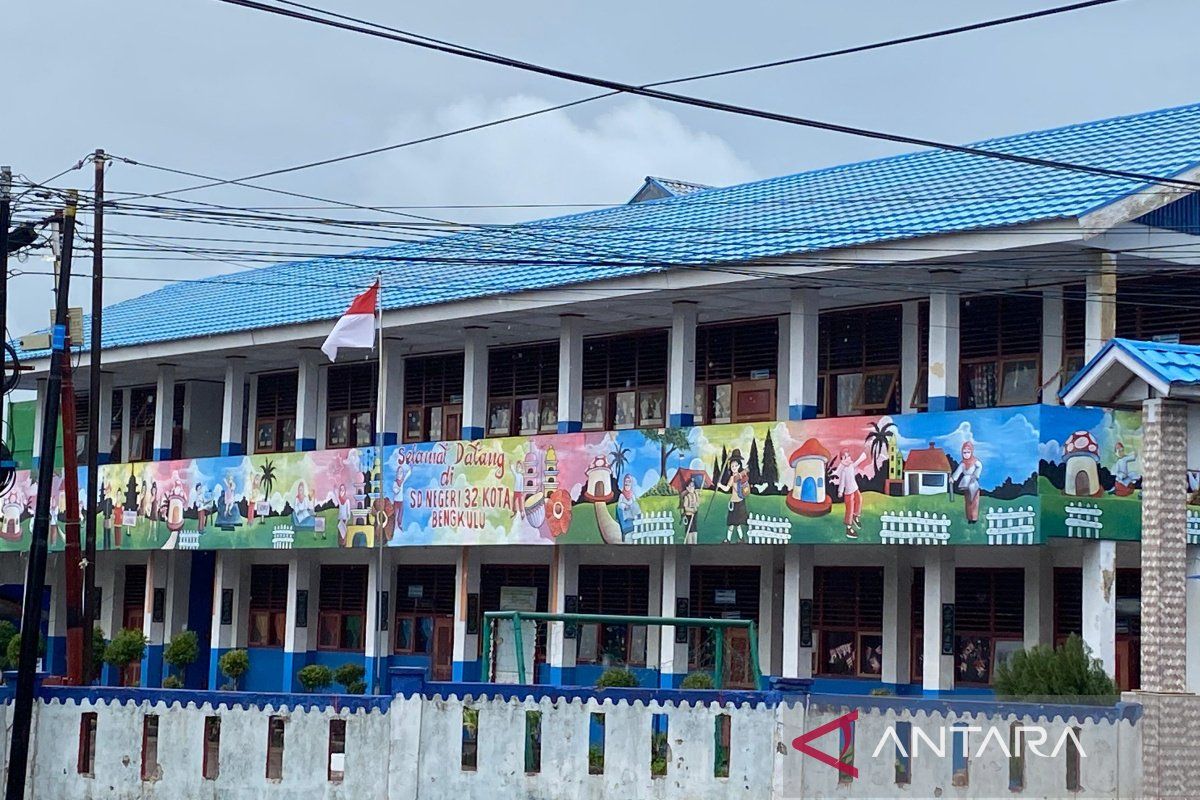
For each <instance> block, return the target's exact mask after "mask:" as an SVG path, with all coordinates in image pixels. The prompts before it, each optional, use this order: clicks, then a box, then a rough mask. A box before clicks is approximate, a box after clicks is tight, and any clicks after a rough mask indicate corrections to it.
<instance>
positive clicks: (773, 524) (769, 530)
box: [747, 514, 792, 544]
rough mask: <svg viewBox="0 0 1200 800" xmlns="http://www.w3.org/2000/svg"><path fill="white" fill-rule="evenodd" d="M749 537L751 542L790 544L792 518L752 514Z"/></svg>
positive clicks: (748, 529)
mask: <svg viewBox="0 0 1200 800" xmlns="http://www.w3.org/2000/svg"><path fill="white" fill-rule="evenodd" d="M747 538H748V539H749V541H750V544H788V543H790V542H791V541H792V523H791V520H789V519H787V518H785V517H766V516H763V515H762V514H751V515H750V525H749V526H748V528H747Z"/></svg>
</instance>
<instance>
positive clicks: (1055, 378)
mask: <svg viewBox="0 0 1200 800" xmlns="http://www.w3.org/2000/svg"><path fill="white" fill-rule="evenodd" d="M1062 371H1063V290H1062V287H1061V286H1048V287H1046V288H1045V289H1043V290H1042V402H1043V403H1045V404H1046V405H1052V406H1056V405H1058V390H1059V389H1061V388H1062V386H1063V374H1062Z"/></svg>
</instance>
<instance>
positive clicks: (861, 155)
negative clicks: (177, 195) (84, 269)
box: [0, 0, 1200, 336]
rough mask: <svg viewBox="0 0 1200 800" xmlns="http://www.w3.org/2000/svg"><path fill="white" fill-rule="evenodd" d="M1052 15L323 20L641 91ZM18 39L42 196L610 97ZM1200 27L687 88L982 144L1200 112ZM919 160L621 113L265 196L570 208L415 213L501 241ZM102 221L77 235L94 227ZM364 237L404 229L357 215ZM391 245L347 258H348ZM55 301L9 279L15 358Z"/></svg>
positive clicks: (17, 149) (384, 6)
mask: <svg viewBox="0 0 1200 800" xmlns="http://www.w3.org/2000/svg"><path fill="white" fill-rule="evenodd" d="M309 1H310V2H314V3H315V2H317V0H309ZM1056 4H1057V3H1056V2H1055V0H1042V1H1041V2H1024V1H1021V2H1018V1H1016V0H1013V1H1011V2H1007V1H1006V2H991V3H962V2H951V1H950V0H909V1H908V2H904V3H897V2H893V1H890V0H845V1H844V2H839V3H817V2H805V3H767V2H749V1H744V2H739V3H728V2H716V1H715V0H686V1H685V0H659V1H658V2H653V3H647V2H645V1H644V0H641V1H640V2H626V0H610V1H609V2H606V3H587V4H584V3H564V2H561V0H559V1H558V2H552V1H550V0H544V1H542V0H538V1H530V0H509V2H505V3H478V2H465V1H464V0H442V1H441V2H438V3H421V4H416V3H385V2H380V1H379V0H375V1H374V2H371V1H370V0H325V2H324V7H325V8H327V9H329V10H333V11H337V12H340V13H344V14H349V15H353V16H359V17H364V18H367V19H370V20H373V21H376V22H380V23H383V24H388V25H392V26H395V27H399V28H404V29H406V30H410V31H414V32H418V33H421V34H424V35H427V36H433V37H438V38H444V39H450V40H453V41H455V42H458V43H461V44H464V45H468V46H472V47H477V48H482V49H488V50H492V51H497V52H501V53H504V54H506V55H510V56H513V57H516V58H521V59H525V60H529V61H534V62H538V63H543V64H547V65H551V66H555V67H560V68H564V69H569V70H573V71H576V72H583V73H588V74H593V75H598V76H602V77H610V78H613V79H616V80H621V81H627V82H630V83H639V84H640V83H647V82H651V81H657V80H666V79H669V78H673V77H679V76H683V75H688V74H693V73H697V72H704V71H709V70H713V69H721V68H727V67H733V66H740V65H746V64H752V63H758V62H762V61H766V60H771V59H777V58H787V57H794V56H798V55H803V54H807V53H813V52H820V51H825V50H829V49H833V48H837V47H845V46H852V45H856V44H863V43H868V42H873V41H877V40H881V39H887V38H892V37H895V36H902V35H907V34H913V33H920V32H924V31H930V30H936V29H939V28H944V27H949V26H953V25H960V24H966V23H969V22H975V21H980V20H984V19H990V18H994V17H999V16H1005V15H1009V14H1017V13H1021V12H1024V11H1030V10H1035V9H1040V8H1047V7H1050V6H1052V5H1056ZM4 23H5V24H4V28H5V30H6V31H8V32H10V34H11V33H12V32H19V34H20V35H15V36H14V35H8V36H6V37H5V48H6V49H5V56H6V57H5V64H6V72H7V78H8V80H7V84H8V87H7V89H6V91H5V98H6V103H5V110H4V114H3V115H2V116H0V164H9V165H11V166H12V167H13V170H14V172H15V173H18V174H21V175H25V176H28V178H30V179H32V180H34V181H43V180H45V179H46V178H48V177H50V176H51V175H54V174H56V173H58V172H60V171H61V170H63V169H65V168H67V167H69V166H70V165H71V164H73V163H75V162H76V161H77V160H78V159H80V158H81V157H82V156H84V155H85V154H87V153H90V152H91V151H93V150H94V149H96V148H98V147H99V148H104V149H105V150H107V151H108V152H109V153H112V154H116V155H120V156H124V157H126V158H129V159H133V160H136V161H140V162H143V163H144V164H158V165H163V166H167V167H171V168H174V169H181V170H187V171H192V172H197V173H203V174H206V175H214V176H218V177H222V178H234V177H240V176H243V175H248V174H253V173H256V172H261V171H265V170H270V169H275V168H279V167H285V166H289V165H292V164H297V163H304V162H308V161H311V160H315V159H320V158H326V157H330V156H336V155H340V154H344V153H350V152H355V151H359V150H365V149H368V148H372V147H379V146H382V145H385V144H389V143H393V142H398V141H404V140H408V139H411V138H415V137H419V136H425V135H430V134H435V133H439V132H442V131H445V130H448V129H452V128H457V127H461V126H463V125H466V124H472V123H476V122H481V121H484V120H487V119H491V118H494V117H499V116H505V115H508V114H512V113H519V112H521V111H525V110H529V109H533V108H538V107H541V106H544V105H551V104H554V103H561V102H566V101H569V100H572V99H576V98H580V97H583V96H586V95H588V94H591V93H595V90H594V89H591V88H589V87H585V86H580V85H574V84H570V83H566V82H563V81H559V80H556V79H553V78H548V77H543V76H538V75H531V74H527V73H522V72H517V71H513V70H509V69H505V68H503V67H498V66H494V65H489V64H481V63H474V62H470V61H466V60H464V59H459V58H455V57H452V56H448V55H445V54H440V53H434V52H428V51H424V50H419V49H414V48H410V47H407V46H404V45H401V44H396V43H392V42H386V41H379V40H373V39H369V38H367V37H364V36H361V35H357V34H353V33H347V32H344V31H338V30H332V29H327V28H323V27H318V26H314V25H311V24H307V23H303V22H296V21H291V20H287V19H283V18H280V17H276V16H271V15H266V14H262V13H261V12H255V11H250V10H247V9H242V8H237V7H234V6H230V5H227V4H223V3H219V2H216V0H174V1H173V2H169V3H166V2H162V0H124V1H123V2H120V3H97V2H94V0H57V1H56V2H30V1H29V0H26V1H25V2H19V3H15V2H14V3H9V4H7V7H6V8H5V11H4ZM1198 27H1200V3H1195V2H1189V0H1122V2H1119V3H1115V4H1113V5H1108V6H1101V7H1097V8H1093V9H1087V10H1083V11H1078V12H1073V13H1070V14H1065V15H1060V16H1057V17H1052V18H1048V19H1040V20H1035V21H1031V22H1025V23H1018V24H1014V25H1011V26H1006V27H1003V28H998V29H992V30H985V31H980V32H973V33H968V34H961V35H957V36H953V37H948V38H944V39H940V40H936V41H931V42H924V43H917V44H909V45H902V46H899V47H895V48H890V49H887V50H883V51H877V52H872V53H866V54H857V55H848V56H841V57H837V58H832V59H827V60H823V61H819V62H812V63H807V64H801V65H795V66H787V67H781V68H776V69H770V70H763V71H758V72H753V73H750V74H745V75H739V76H731V77H726V78H718V79H712V80H706V81H699V82H695V83H691V84H687V85H685V86H682V87H677V90H678V91H682V92H685V93H691V94H695V95H700V96H703V97H707V98H711V99H715V100H721V101H726V102H734V103H739V104H743V105H749V106H754V107H759V108H764V109H769V110H773V111H778V112H784V113H790V114H795V115H801V116H806V117H814V118H818V119H822V120H828V121H833V122H838V123H843V124H849V125H857V126H863V127H871V128H876V129H883V130H888V131H892V132H897V133H903V134H908V135H913V136H920V137H927V138H931V139H940V140H943V141H950V142H967V141H973V140H978V139H982V138H985V137H990V136H997V135H1003V134H1009V133H1017V132H1021V131H1025V130H1032V129H1037V128H1043V127H1050V126H1054V125H1060V124H1066V123H1072V122H1079V121H1084V120H1089V119H1097V118H1102V117H1108V116H1115V115H1119V114H1126V113H1134V112H1139V111H1144V110H1149V109H1154V108H1162V107H1168V106H1173V105H1181V104H1185V103H1191V102H1194V101H1197V100H1200V97H1198V96H1197V93H1196V89H1195V75H1196V74H1198V72H1200V70H1198V68H1200V51H1197V49H1196V47H1195V41H1194V39H1195V34H1194V32H1195V30H1197V28H1198ZM905 149H908V148H906V147H903V146H897V145H892V144H889V143H884V142H879V141H873V140H867V139H861V138H855V137H850V136H846V135H842V134H835V133H827V132H821V131H814V130H809V129H803V128H797V127H794V126H788V125H782V124H779V123H774V122H767V121H762V120H755V119H749V118H745V117H739V116H734V115H730V114H723V113H719V112H714V111H707V110H702V109H693V108H687V107H683V106H679V105H668V104H664V103H660V102H654V101H648V100H645V99H641V98H630V97H624V96H621V97H613V98H608V99H605V100H601V101H597V102H595V103H590V104H588V105H585V106H581V107H578V108H574V109H570V110H567V111H563V112H556V113H554V114H551V115H545V116H541V117H537V118H535V119H531V120H524V121H520V122H516V123H512V124H509V125H506V126H503V127H499V128H493V129H489V130H484V131H479V132H475V133H469V134H465V135H462V136H457V137H453V138H450V139H446V140H442V141H439V142H434V143H429V144H423V145H418V146H414V147H410V148H406V149H404V150H400V151H394V152H392V153H388V154H384V155H378V156H373V157H369V158H363V159H358V160H355V161H350V162H344V163H340V164H334V165H329V166H324V167H319V168H315V169H310V170H305V171H301V172H297V173H292V174H289V175H285V176H279V177H275V178H270V179H264V181H263V183H265V184H268V185H270V186H273V187H277V188H282V189H286V190H290V191H296V192H302V193H306V194H312V195H317V196H320V197H325V198H333V199H337V200H343V201H349V202H352V203H355V204H358V205H366V206H412V205H433V206H446V205H456V206H457V205H489V206H494V205H512V204H556V205H555V207H553V208H547V209H529V208H525V209H512V208H507V209H496V208H490V209H462V208H457V209H445V208H440V209H430V210H423V211H417V212H416V213H423V214H428V215H431V216H437V217H439V218H442V219H454V220H471V221H481V220H489V221H490V220H506V221H507V220H514V219H524V218H534V217H538V216H548V215H550V214H554V213H561V212H567V211H571V210H573V209H572V208H570V207H566V206H565V205H563V206H561V207H560V206H558V205H557V204H598V203H621V202H625V201H626V200H628V198H629V197H630V196H631V195H632V194H633V193H634V191H635V190H636V189H637V188H638V186H639V185H640V183H641V181H642V178H643V177H644V176H646V175H659V176H665V177H673V178H681V179H685V180H692V181H697V182H701V183H708V184H718V185H720V184H731V183H738V182H743V181H747V180H753V179H756V178H763V177H769V176H772V175H780V174H787V173H792V172H798V171H802V170H806V169H811V168H814V167H820V166H827V165H833V164H839V163H845V162H850V161H858V160H862V159H866V158H872V157H876V156H881V155H888V154H892V153H896V152H901V151H903V150H905ZM106 182H107V186H108V189H109V191H110V192H152V191H163V190H167V189H174V188H178V187H182V186H188V185H192V184H194V183H196V181H195V180H193V179H190V178H187V177H183V176H179V175H171V174H167V173H163V172H158V171H154V170H151V169H148V168H147V167H144V166H134V165H130V164H128V163H121V162H118V163H114V164H113V165H112V166H111V167H110V169H109V171H108V173H107V178H106ZM54 185H55V186H57V187H71V186H75V187H78V188H81V189H87V188H90V185H91V168H90V167H88V168H86V169H85V170H81V171H77V172H71V173H68V174H67V175H66V176H64V177H63V178H62V179H60V180H58V181H56V182H55V183H54ZM110 196H112V195H110ZM181 197H182V198H189V199H191V200H195V201H203V202H208V203H219V204H225V205H236V206H263V205H268V206H272V205H273V206H278V205H296V204H306V203H307V201H303V200H296V199H295V198H288V197H284V196H281V195H278V194H270V193H265V192H258V191H253V190H249V189H243V188H240V187H233V186H223V187H218V188H214V189H209V190H205V191H198V192H193V193H191V194H186V195H181ZM307 204H309V205H311V203H307ZM298 213H318V212H307V211H306V212H298ZM319 213H322V214H331V213H332V212H326V211H322V212H319ZM89 216H90V215H84V220H83V221H84V223H85V225H86V224H87V223H88V222H90V220H89ZM350 216H352V217H355V218H358V219H362V218H366V217H370V218H372V219H389V218H390V219H393V220H394V219H397V218H396V217H395V216H394V215H386V214H380V213H374V212H370V213H369V212H361V211H359V212H352V213H350ZM107 229H108V231H109V241H110V242H113V243H114V244H115V243H119V242H125V243H126V244H128V243H131V242H132V241H133V240H130V239H124V238H123V235H124V234H132V235H140V236H158V237H163V236H187V235H194V236H227V237H240V238H245V237H246V236H247V235H249V236H251V237H256V238H267V237H270V238H271V239H272V241H275V242H286V243H288V244H289V246H290V247H291V248H292V249H293V250H295V251H296V252H298V253H313V252H318V251H319V250H318V245H319V244H328V243H330V242H332V241H333V240H312V239H305V238H302V237H299V236H297V235H295V234H284V235H271V234H262V233H260V232H255V231H251V232H249V234H247V232H246V231H243V230H241V229H236V228H233V229H220V228H216V229H214V228H213V227H212V226H197V225H183V224H180V223H168V222H162V221H157V220H145V219H138V218H129V217H125V218H116V217H110V218H109V221H108V223H107ZM159 241H166V240H162V239H159ZM172 241H175V242H177V243H178V242H179V241H180V240H172ZM378 243H379V242H378V241H377V240H367V239H363V240H362V241H361V242H359V241H357V240H356V239H354V238H353V237H351V238H343V239H341V240H339V246H341V247H346V246H352V245H359V244H362V245H369V244H378ZM209 244H211V245H212V246H223V247H237V246H238V245H236V244H216V243H209ZM266 247H268V248H269V249H273V250H278V249H280V248H279V246H276V245H266ZM141 254H142V255H145V253H141ZM121 255H133V253H130V252H126V253H124V254H122V253H117V252H109V253H108V255H106V271H107V273H108V274H109V275H110V276H112V278H111V279H110V280H108V281H106V288H105V292H106V302H114V301H117V300H120V299H122V298H126V297H130V296H133V295H135V294H140V293H143V292H145V291H149V290H150V289H152V288H154V287H155V286H157V285H158V284H157V283H155V282H153V281H152V280H145V279H147V278H149V279H166V278H179V277H203V276H206V275H211V274H214V273H217V272H225V271H230V270H232V269H241V268H246V267H250V266H261V264H256V263H253V262H247V261H245V260H244V259H239V258H237V257H229V258H225V259H222V260H186V261H180V260H171V259H170V258H169V256H170V254H169V253H166V254H164V253H158V254H156V258H155V260H144V259H138V260H134V259H129V258H121V257H120V256H121ZM10 269H16V270H18V271H23V272H25V273H30V272H39V271H40V272H45V271H46V270H48V269H49V264H47V263H46V262H45V261H44V260H42V259H41V258H39V257H36V256H35V257H32V258H30V259H29V260H28V261H26V262H24V263H18V262H17V261H16V260H15V259H14V260H13V262H12V263H11V264H10ZM131 278H138V280H133V279H131ZM77 283H78V284H80V285H77V287H76V289H77V291H75V292H73V293H72V294H73V300H74V303H75V304H77V305H83V306H86V305H87V302H86V301H87V297H88V294H87V293H88V287H87V286H86V284H84V283H83V282H77ZM51 304H52V299H51V287H50V282H49V278H48V277H45V276H40V275H34V274H21V275H17V276H15V277H14V278H12V279H11V280H10V304H9V333H10V335H12V336H20V335H21V334H23V333H27V332H29V331H31V330H34V329H36V328H39V327H43V326H44V325H45V324H46V321H47V315H48V309H49V308H50V306H51Z"/></svg>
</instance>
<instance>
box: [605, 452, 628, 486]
mask: <svg viewBox="0 0 1200 800" xmlns="http://www.w3.org/2000/svg"><path fill="white" fill-rule="evenodd" d="M608 455H609V456H610V457H611V458H612V467H613V476H614V479H615V480H616V482H617V485H618V486H620V485H621V476H622V475H624V474H625V467H627V466H629V448H628V447H621V443H620V442H613V449H612V452H611V453H609V454H608Z"/></svg>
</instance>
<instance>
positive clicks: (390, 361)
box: [379, 338, 404, 446]
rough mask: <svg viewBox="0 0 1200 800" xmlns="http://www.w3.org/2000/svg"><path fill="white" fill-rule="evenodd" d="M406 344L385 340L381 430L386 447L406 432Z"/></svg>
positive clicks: (381, 382) (399, 340)
mask: <svg viewBox="0 0 1200 800" xmlns="http://www.w3.org/2000/svg"><path fill="white" fill-rule="evenodd" d="M403 347H404V342H403V341H402V340H401V339H391V338H388V339H384V340H383V353H382V358H381V359H380V360H381V362H382V363H381V365H380V369H381V371H382V374H381V375H380V376H379V381H380V390H381V392H380V398H379V400H380V405H381V407H380V413H381V414H382V415H383V419H382V420H380V422H381V424H380V426H379V430H380V431H382V432H383V441H382V442H379V444H382V445H384V446H387V445H392V444H396V443H397V442H399V441H400V435H401V432H402V431H403V430H404V355H403Z"/></svg>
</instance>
